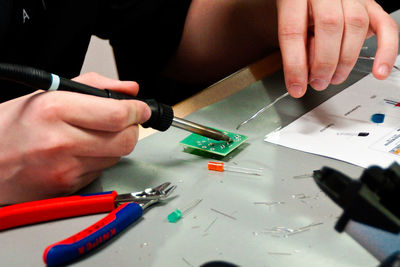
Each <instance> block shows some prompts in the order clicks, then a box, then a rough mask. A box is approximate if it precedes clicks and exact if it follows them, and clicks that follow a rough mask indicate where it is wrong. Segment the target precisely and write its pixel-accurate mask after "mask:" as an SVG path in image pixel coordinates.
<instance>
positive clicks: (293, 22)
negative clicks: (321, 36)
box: [277, 0, 308, 97]
mask: <svg viewBox="0 0 400 267" xmlns="http://www.w3.org/2000/svg"><path fill="white" fill-rule="evenodd" d="M277 7H278V37H279V43H280V48H281V52H282V61H283V70H284V73H285V83H286V88H287V90H288V92H289V93H290V95H291V96H293V97H301V96H303V95H304V93H305V92H306V88H307V76H308V64H307V56H306V41H307V26H308V22H307V16H308V6H307V0H296V1H289V0H278V1H277Z"/></svg>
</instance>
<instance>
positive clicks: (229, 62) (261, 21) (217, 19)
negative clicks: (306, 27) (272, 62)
mask: <svg viewBox="0 0 400 267" xmlns="http://www.w3.org/2000/svg"><path fill="white" fill-rule="evenodd" d="M277 47H278V39H277V19H276V3H275V0H267V1H259V0H232V1H222V0H211V1H204V0H193V1H192V4H191V7H190V9H189V12H188V15H187V18H186V23H185V28H184V32H183V35H182V40H181V42H180V45H179V48H178V50H177V52H176V54H175V56H174V57H173V59H172V60H171V62H170V64H169V65H168V67H167V70H166V74H167V75H168V76H169V77H172V78H176V79H177V80H181V81H182V80H183V81H185V82H197V83H199V82H201V83H210V82H214V81H217V80H219V79H221V78H223V77H225V76H227V75H229V74H231V73H233V72H234V71H236V70H238V69H240V68H242V67H244V66H247V65H249V64H250V63H253V62H254V61H256V60H258V59H260V58H262V57H264V56H266V55H267V54H269V53H271V52H272V51H274V50H276V49H277Z"/></svg>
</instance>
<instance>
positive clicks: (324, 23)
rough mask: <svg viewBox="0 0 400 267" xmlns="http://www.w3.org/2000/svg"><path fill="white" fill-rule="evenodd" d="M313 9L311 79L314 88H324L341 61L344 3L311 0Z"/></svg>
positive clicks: (336, 0) (331, 0) (337, 0)
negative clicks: (313, 37) (313, 36)
mask: <svg viewBox="0 0 400 267" xmlns="http://www.w3.org/2000/svg"><path fill="white" fill-rule="evenodd" d="M311 9H312V13H313V17H314V25H315V26H314V33H315V40H314V46H315V50H314V55H313V61H312V62H311V68H310V77H309V81H310V85H311V86H312V87H313V88H314V89H316V90H324V89H326V87H328V85H329V83H330V81H331V79H332V76H333V74H334V72H335V70H336V66H337V64H338V62H339V55H340V49H341V43H342V35H343V27H344V20H343V11H342V4H341V1H340V0H311ZM327 10H329V12H327Z"/></svg>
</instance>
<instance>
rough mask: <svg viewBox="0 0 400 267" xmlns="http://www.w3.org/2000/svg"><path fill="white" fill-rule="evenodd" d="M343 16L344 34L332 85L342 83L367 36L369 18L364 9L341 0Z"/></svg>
mask: <svg viewBox="0 0 400 267" xmlns="http://www.w3.org/2000/svg"><path fill="white" fill-rule="evenodd" d="M342 4H343V16H344V24H345V26H344V33H343V39H342V47H341V51H340V58H339V62H338V65H337V67H336V71H335V73H334V75H333V77H332V80H331V83H332V84H340V83H342V82H344V81H345V80H346V79H347V77H348V75H349V74H350V72H351V70H352V69H353V67H354V65H355V64H356V62H357V59H358V55H359V53H360V50H361V48H362V45H363V43H364V40H365V38H366V36H367V33H368V29H369V18H368V13H367V11H366V9H365V7H364V6H363V5H362V4H361V3H360V2H359V1H354V0H342Z"/></svg>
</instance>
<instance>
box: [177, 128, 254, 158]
mask: <svg viewBox="0 0 400 267" xmlns="http://www.w3.org/2000/svg"><path fill="white" fill-rule="evenodd" d="M216 130H218V129H216ZM219 131H221V132H223V133H224V134H226V135H228V136H229V137H230V138H232V140H233V141H232V142H229V143H228V142H226V141H217V140H214V139H211V138H207V137H204V136H201V135H198V134H191V135H189V136H188V137H186V138H185V139H183V140H182V141H181V142H180V144H182V145H184V146H186V147H190V148H193V149H198V150H201V151H206V152H209V153H212V154H216V155H220V156H226V155H228V154H229V153H230V152H232V151H233V150H235V149H236V148H237V147H238V146H240V145H241V144H243V143H244V142H245V141H246V140H247V138H248V137H247V136H245V135H241V134H237V133H231V132H228V131H222V130H219Z"/></svg>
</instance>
